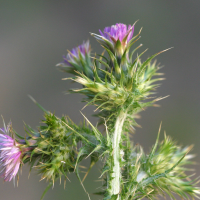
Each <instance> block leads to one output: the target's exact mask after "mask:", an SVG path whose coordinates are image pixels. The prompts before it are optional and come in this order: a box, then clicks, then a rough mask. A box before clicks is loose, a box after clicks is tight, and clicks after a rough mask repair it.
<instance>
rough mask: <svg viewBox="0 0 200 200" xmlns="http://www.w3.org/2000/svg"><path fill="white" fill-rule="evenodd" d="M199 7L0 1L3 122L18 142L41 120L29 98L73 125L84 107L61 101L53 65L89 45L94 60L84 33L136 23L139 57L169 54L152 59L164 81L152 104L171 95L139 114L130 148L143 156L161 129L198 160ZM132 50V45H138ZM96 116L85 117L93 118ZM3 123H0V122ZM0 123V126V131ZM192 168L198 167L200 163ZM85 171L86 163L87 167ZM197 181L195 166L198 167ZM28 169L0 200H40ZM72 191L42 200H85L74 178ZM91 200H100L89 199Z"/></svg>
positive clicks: (74, 100) (194, 2) (194, 1)
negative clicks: (136, 145)
mask: <svg viewBox="0 0 200 200" xmlns="http://www.w3.org/2000/svg"><path fill="white" fill-rule="evenodd" d="M199 10H200V1H199V0H174V1H172V0H171V1H170V0H168V1H167V0H165V1H164V0H129V1H128V0H124V1H122V0H121V1H120V0H107V1H106V0H101V1H94V0H93V1H92V0H84V1H78V0H74V1H70V0H59V1H45V0H43V1H25V0H24V1H21V0H19V1H15V0H10V1H3V0H0V114H1V115H3V117H4V119H5V120H6V122H8V121H9V120H10V119H11V120H12V123H13V127H14V128H15V130H16V131H17V132H18V133H20V134H22V135H24V124H23V121H25V122H26V123H27V124H29V125H31V126H32V127H34V128H37V126H38V125H39V124H40V121H41V120H42V119H43V112H42V111H41V110H39V109H38V108H37V107H36V106H35V105H34V104H33V102H32V101H31V100H30V99H29V98H28V96H27V95H28V94H30V95H32V96H33V97H34V98H35V99H36V100H37V101H38V102H39V103H40V104H41V105H43V106H44V107H45V108H46V109H48V110H50V111H52V112H55V114H56V115H57V116H62V114H67V115H69V116H70V117H71V118H72V120H74V121H75V122H77V123H78V122H79V121H81V120H82V119H83V117H82V116H81V114H80V110H81V108H82V107H83V106H84V103H80V101H81V98H82V97H81V96H80V95H77V94H76V95H75V94H71V95H69V94H68V95H66V94H64V92H65V91H67V90H68V89H69V88H71V87H78V85H77V84H72V83H71V82H70V81H62V80H61V79H62V78H65V77H67V75H66V74H64V73H61V72H59V71H58V70H57V69H56V68H55V65H56V64H57V63H59V62H60V61H62V55H64V54H66V53H67V51H66V50H67V49H69V50H70V49H71V48H73V47H74V46H77V45H79V44H80V43H82V41H83V40H87V39H90V41H91V45H92V49H93V52H98V53H101V51H102V48H101V47H100V46H99V44H98V43H97V42H96V41H95V39H94V38H92V37H91V36H90V34H89V32H93V33H98V29H103V28H104V27H105V26H110V25H112V24H115V23H117V22H121V23H125V24H133V23H134V22H135V21H136V20H138V19H139V22H138V23H137V25H136V28H135V31H136V32H138V31H139V29H140V28H141V27H143V31H142V34H141V36H142V38H141V39H140V41H139V43H143V44H144V46H143V47H142V48H143V49H141V51H142V50H144V49H146V48H147V47H149V50H148V51H147V53H146V54H145V56H144V57H143V58H144V59H145V58H147V57H148V56H150V55H152V54H154V53H156V52H158V51H161V50H163V49H166V48H169V47H174V48H173V49H172V50H170V51H167V52H165V53H163V54H161V55H159V57H158V58H157V59H158V61H159V62H160V63H161V64H162V65H164V68H162V69H161V71H162V72H164V73H165V77H166V81H163V83H162V86H161V87H160V88H159V89H158V96H166V95H170V97H169V98H167V99H164V100H162V101H160V102H159V103H160V105H161V107H160V108H149V109H147V110H146V111H145V112H143V113H141V119H139V120H138V123H139V124H140V125H141V126H142V128H137V129H136V134H135V135H134V137H133V138H134V141H135V143H140V144H141V145H143V146H144V149H145V150H146V151H148V150H149V149H150V147H151V146H152V145H153V143H154V141H155V138H156V135H157V132H158V127H159V124H160V122H161V121H162V122H163V125H162V137H163V132H164V130H165V131H166V132H167V134H168V135H171V136H172V137H173V138H174V139H175V140H177V141H178V143H179V144H182V145H190V144H195V148H194V150H193V153H195V154H199V155H200V145H199V143H200V91H199V88H200V12H199ZM139 43H138V44H139ZM93 110H94V108H92V107H88V108H86V109H84V110H83V113H84V114H85V115H86V116H87V117H88V118H89V119H90V120H91V121H92V123H94V124H95V123H96V121H97V119H95V118H93V117H91V115H92V114H93ZM0 121H1V120H0ZM2 125H3V123H2V121H1V122H0V126H2ZM199 155H197V156H196V158H195V160H196V161H197V162H199V163H200V156H199ZM86 163H87V161H86ZM196 169H197V174H200V170H199V165H197V166H196ZM28 174H29V168H28V166H24V167H23V173H22V175H20V181H19V186H18V187H15V188H14V186H13V183H12V182H11V183H4V184H3V180H2V182H1V183H0V200H10V199H16V200H21V199H29V200H39V199H40V197H41V195H42V193H43V191H44V189H45V187H46V185H47V184H46V182H45V181H41V182H39V180H40V177H39V176H38V175H37V173H36V171H34V170H33V171H32V173H31V176H30V178H29V179H28ZM99 175H100V172H99V168H98V165H97V167H95V168H94V169H92V171H91V173H90V175H89V176H88V178H87V179H86V181H85V187H86V189H87V190H88V192H89V193H92V192H94V191H98V188H99V187H100V186H101V182H95V180H96V179H97V178H98V176H99ZM69 178H70V180H71V183H70V182H67V184H66V189H65V190H64V189H63V184H61V185H59V183H56V184H55V188H54V189H53V190H51V189H50V190H49V192H48V193H47V195H46V197H45V199H48V200H53V199H57V200H64V199H70V200H74V199H76V200H87V199H88V197H87V195H86V194H85V193H84V191H83V189H82V187H81V186H80V184H79V182H78V181H77V179H76V177H75V176H74V175H73V174H72V175H70V176H69ZM91 199H92V200H97V199H101V198H100V197H99V196H94V195H91Z"/></svg>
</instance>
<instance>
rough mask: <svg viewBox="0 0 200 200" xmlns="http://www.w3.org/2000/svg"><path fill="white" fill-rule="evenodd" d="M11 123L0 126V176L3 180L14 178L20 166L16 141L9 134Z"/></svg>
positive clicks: (19, 152) (19, 154) (19, 155)
mask: <svg viewBox="0 0 200 200" xmlns="http://www.w3.org/2000/svg"><path fill="white" fill-rule="evenodd" d="M10 126H11V123H9V124H8V125H7V127H6V126H5V124H4V128H0V131H1V132H3V133H4V134H1V133H0V176H1V177H2V178H4V181H11V180H12V179H15V176H16V175H17V172H18V170H19V167H20V161H21V154H22V152H21V151H20V149H19V147H18V145H17V144H18V143H17V142H16V141H15V140H14V139H13V138H11V137H10V136H9V135H8V134H9V130H10Z"/></svg>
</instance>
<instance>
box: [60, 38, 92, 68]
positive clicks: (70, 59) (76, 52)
mask: <svg viewBox="0 0 200 200" xmlns="http://www.w3.org/2000/svg"><path fill="white" fill-rule="evenodd" d="M86 54H90V43H89V40H88V41H87V42H83V44H81V45H79V46H78V47H75V48H73V49H72V50H71V51H69V53H68V54H67V56H63V58H64V62H65V63H66V64H68V65H71V64H70V63H79V61H80V59H85V56H86Z"/></svg>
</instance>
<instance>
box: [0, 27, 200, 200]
mask: <svg viewBox="0 0 200 200" xmlns="http://www.w3.org/2000/svg"><path fill="white" fill-rule="evenodd" d="M134 26H135V24H133V25H129V26H126V25H125V24H121V23H118V24H116V25H113V26H111V27H106V28H105V29H104V30H103V31H101V30H99V34H96V33H91V35H92V36H94V38H95V39H96V40H97V41H98V42H99V43H100V44H101V46H102V47H103V49H104V51H103V53H102V54H101V55H98V56H97V55H96V54H93V55H94V56H92V55H91V47H90V43H89V41H86V42H83V43H82V44H81V45H80V46H78V47H76V48H73V49H72V50H71V51H69V52H68V54H67V55H66V56H64V57H63V59H64V60H63V62H61V63H59V64H57V65H56V66H57V68H58V69H60V70H61V71H63V72H67V73H70V74H72V76H71V77H70V78H64V80H69V79H70V80H72V81H74V82H77V83H79V84H80V85H82V86H81V87H80V88H78V89H72V90H70V91H71V92H72V93H79V94H83V95H84V99H83V101H84V102H86V103H85V107H86V106H89V105H93V106H95V107H96V109H95V111H96V114H95V115H96V116H97V117H99V121H98V125H97V126H93V125H92V124H91V123H90V121H89V120H88V119H87V118H86V116H84V115H83V122H82V123H81V124H79V125H76V124H75V123H74V122H73V121H72V120H71V119H70V118H69V117H68V116H62V117H61V118H60V117H57V116H56V115H55V114H53V113H51V112H50V111H47V110H45V109H44V108H43V107H42V106H41V105H40V104H38V103H37V102H36V101H35V100H34V99H33V98H32V97H31V99H32V100H33V101H34V102H35V103H36V104H37V105H38V106H39V108H41V109H42V110H43V111H44V120H43V121H42V123H43V125H41V126H39V127H38V128H37V129H33V128H31V127H30V126H28V125H25V130H26V136H25V137H22V136H20V135H19V134H18V133H17V132H16V131H15V130H14V129H13V128H12V126H11V123H9V124H8V125H7V127H6V125H5V124H4V128H2V129H0V131H1V132H2V133H1V134H0V169H1V172H0V175H1V177H3V178H4V180H5V181H11V180H12V179H13V180H15V177H16V176H17V172H18V170H19V167H20V165H21V166H22V165H24V164H25V163H29V165H30V170H32V169H33V168H34V169H35V170H37V172H38V173H39V174H40V175H41V179H46V180H47V181H48V182H49V185H48V187H47V189H48V188H49V187H51V186H53V185H54V182H55V181H56V180H58V179H61V178H62V177H65V179H66V181H67V179H68V177H67V176H68V173H69V172H74V173H76V175H77V178H78V179H79V181H80V183H81V185H82V186H83V188H84V185H83V181H84V179H85V178H86V176H87V174H88V173H89V171H90V169H91V168H92V167H93V166H94V165H95V164H96V162H97V161H101V162H102V169H101V174H100V179H102V180H103V182H104V183H103V185H102V187H101V190H100V191H99V192H96V193H95V194H96V195H100V196H101V197H100V199H103V200H108V199H111V200H131V199H133V200H136V199H143V198H149V199H155V198H157V197H159V196H167V195H168V196H169V197H170V198H172V199H176V197H175V196H174V194H176V195H179V196H180V197H181V198H182V199H190V198H194V197H196V198H199V195H200V189H199V187H198V186H197V183H198V179H193V178H192V176H191V175H189V174H188V171H190V170H191V168H190V167H191V166H189V165H192V164H194V162H193V161H191V159H192V158H193V157H194V155H192V154H189V151H190V150H191V149H192V146H187V147H184V148H182V147H181V146H178V145H177V144H176V143H175V142H174V141H173V140H172V139H171V138H170V137H169V136H166V135H165V136H164V140H163V141H160V140H159V135H160V132H161V126H160V128H159V132H158V136H157V139H156V142H155V144H154V145H153V146H152V149H151V150H150V152H147V153H145V152H144V151H143V148H142V147H141V146H140V145H134V143H133V141H131V139H130V134H131V132H134V131H135V128H134V127H136V126H138V124H137V122H136V118H137V116H138V113H139V112H140V111H142V110H145V109H146V108H147V107H149V106H154V105H155V104H156V102H157V101H159V100H161V99H162V97H155V96H154V95H155V90H156V88H157V87H158V86H159V81H161V80H163V77H161V75H162V73H160V72H159V70H160V66H159V65H158V64H157V63H156V61H155V60H154V58H155V57H156V56H157V55H158V54H160V53H162V52H164V51H166V50H164V51H161V52H158V53H156V54H154V55H153V56H151V57H149V58H148V59H147V60H145V61H142V59H141V56H142V55H143V54H144V53H145V51H146V50H145V51H143V52H142V53H140V54H138V53H137V52H138V49H139V48H140V47H142V45H141V44H140V45H136V44H137V43H136V42H137V41H138V40H139V38H140V33H141V30H140V31H139V33H138V34H134ZM133 47H134V48H133ZM131 48H132V50H131ZM100 124H103V126H104V127H105V131H103V132H101V131H100V130H99V127H98V126H99V125H100ZM10 133H11V134H12V135H11V136H9V134H10ZM80 144H81V145H80ZM84 159H90V166H89V169H88V172H87V173H86V174H85V176H84V177H83V176H82V175H81V174H80V170H79V169H80V166H81V165H82V160H84ZM84 190H85V191H86V193H87V190H86V189H85V188H84ZM46 191H47V190H45V192H44V194H45V193H46ZM44 194H43V196H42V198H43V197H44ZM87 194H88V193H87ZM88 198H89V199H91V197H90V195H89V194H88Z"/></svg>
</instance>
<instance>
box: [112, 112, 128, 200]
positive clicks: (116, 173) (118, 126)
mask: <svg viewBox="0 0 200 200" xmlns="http://www.w3.org/2000/svg"><path fill="white" fill-rule="evenodd" d="M125 119H126V113H125V112H123V111H121V112H120V114H119V116H118V117H117V119H116V122H115V126H114V133H113V136H112V149H113V169H112V171H113V173H112V175H111V176H112V180H111V193H112V195H117V194H119V192H120V181H121V168H120V141H121V133H122V128H123V124H124V121H125ZM117 199H119V197H118V198H117Z"/></svg>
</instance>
